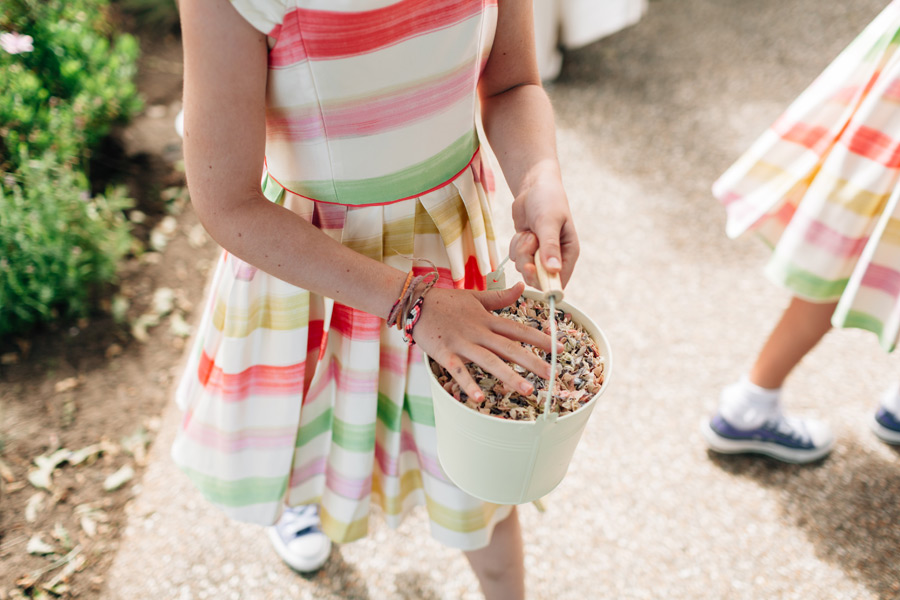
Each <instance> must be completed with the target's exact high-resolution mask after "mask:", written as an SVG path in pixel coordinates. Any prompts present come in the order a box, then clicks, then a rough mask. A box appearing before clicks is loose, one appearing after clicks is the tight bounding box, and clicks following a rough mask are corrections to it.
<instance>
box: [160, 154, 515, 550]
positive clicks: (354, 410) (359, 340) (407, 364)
mask: <svg viewBox="0 0 900 600" xmlns="http://www.w3.org/2000/svg"><path fill="white" fill-rule="evenodd" d="M490 177H491V175H490V172H489V170H488V169H487V167H486V166H485V165H483V164H482V158H481V156H480V155H479V154H476V155H475V157H474V159H473V161H472V163H471V164H470V165H469V166H468V167H467V168H466V169H465V170H464V171H463V172H461V173H460V174H459V175H457V176H456V177H455V178H453V179H452V180H450V181H449V182H447V183H446V184H445V185H443V186H441V187H439V188H437V189H435V190H432V191H430V192H427V193H426V194H424V195H423V196H420V197H417V198H413V199H408V200H402V201H400V202H396V203H393V204H387V205H382V206H360V207H355V206H345V205H335V204H326V203H322V202H315V201H312V200H309V199H306V198H302V197H299V196H296V195H294V194H291V193H290V192H285V191H284V189H283V188H281V187H280V186H278V185H277V184H276V183H275V182H274V181H273V180H272V179H269V178H266V179H264V183H263V189H264V192H265V194H266V196H267V197H268V198H269V199H270V200H271V201H273V202H276V203H278V204H281V205H283V206H285V207H286V208H288V209H290V210H292V211H294V212H295V213H297V214H300V215H302V216H303V217H304V218H306V219H307V220H309V221H310V222H312V223H313V224H314V225H316V226H317V227H319V228H320V229H321V230H322V231H323V232H325V233H326V234H327V235H329V236H331V237H333V238H334V239H337V240H339V241H340V242H341V243H343V244H344V245H345V246H348V247H350V248H352V249H354V250H355V251H357V252H360V253H362V254H365V255H367V256H369V257H372V258H375V259H378V260H381V261H383V262H385V263H387V264H390V265H392V266H394V267H396V268H397V269H400V270H403V271H408V270H409V268H410V261H409V260H408V259H407V258H404V256H407V257H408V256H415V257H422V258H428V259H429V260H431V261H432V262H434V263H435V264H436V265H437V266H438V270H439V273H440V280H439V283H438V285H439V286H443V287H451V286H455V287H458V288H481V289H483V288H484V285H485V275H486V274H487V273H489V272H490V271H491V270H493V269H494V268H495V267H496V264H497V255H496V249H495V246H494V234H493V230H492V226H491V217H490V205H489V198H488V193H487V192H488V189H489V188H490V186H491V179H490ZM298 259H300V260H302V257H298ZM308 369H309V370H311V372H309V373H308ZM308 375H309V377H310V378H311V381H310V383H309V388H308V392H307V393H306V395H305V396H304V389H305V386H304V381H305V379H306V378H307V376H308ZM177 401H178V404H179V406H180V407H181V409H182V410H183V411H184V417H183V420H182V424H181V428H180V431H179V433H178V436H177V439H176V441H175V444H174V447H173V457H174V459H175V462H176V463H177V464H178V466H179V467H180V468H181V469H182V470H183V471H184V472H185V473H186V474H187V475H188V476H189V477H190V478H191V480H193V482H194V484H195V485H196V486H197V487H198V488H199V489H200V491H201V492H202V493H203V495H204V496H206V498H207V499H209V500H210V501H211V502H212V503H213V504H215V505H217V506H219V507H221V508H222V509H224V511H225V512H226V513H227V514H228V515H229V516H231V517H233V518H235V519H238V520H242V521H249V522H254V523H259V524H264V525H268V524H271V523H273V522H274V521H275V520H277V518H278V516H279V514H280V512H281V510H282V507H283V506H284V505H285V504H287V505H298V504H309V503H319V504H320V507H321V511H320V514H321V517H322V528H323V530H324V531H325V533H326V534H327V535H328V536H329V537H330V538H331V539H333V540H334V541H335V542H338V543H341V542H349V541H352V540H355V539H358V538H361V537H363V536H365V535H366V532H367V527H368V519H369V515H370V512H372V509H373V507H378V508H379V509H380V512H381V513H382V514H383V515H384V518H385V520H386V521H387V524H388V525H389V526H391V527H396V526H398V525H399V523H400V522H401V520H402V519H403V517H404V515H405V514H407V513H408V511H409V510H410V509H412V508H413V507H414V506H416V505H420V504H424V505H425V507H426V509H427V512H428V515H429V518H430V523H431V532H432V535H433V536H434V537H435V538H436V539H438V540H439V541H440V542H442V543H444V544H446V545H448V546H452V547H457V548H461V549H464V550H471V549H476V548H480V547H483V546H485V545H486V544H487V543H488V542H489V541H490V536H491V532H492V530H493V527H494V525H495V524H496V523H497V522H499V521H501V520H503V519H504V518H506V516H507V515H508V514H509V512H510V509H509V507H505V506H497V505H493V504H488V503H485V502H482V501H480V500H477V499H474V498H472V497H470V496H468V495H467V494H465V493H464V492H462V491H460V490H459V489H458V488H456V487H455V486H454V485H453V484H452V483H451V482H450V481H449V480H448V479H447V477H446V476H445V475H444V473H443V471H442V470H441V467H440V465H439V464H438V460H437V454H436V444H435V430H434V414H433V412H432V404H431V390H430V387H429V382H428V374H427V371H426V366H425V364H424V363H423V360H422V354H421V352H420V351H419V350H418V349H417V348H416V347H413V348H410V347H408V346H407V345H406V344H405V343H404V342H403V340H402V339H401V334H400V332H399V331H397V330H396V329H388V328H386V327H385V324H384V321H383V320H382V319H379V318H378V317H374V316H372V315H369V314H366V313H363V312H360V311H358V310H354V309H352V308H350V307H348V306H344V305H342V304H338V303H335V302H333V301H331V300H329V299H327V298H324V297H322V296H318V295H316V294H313V293H311V292H309V291H307V290H304V289H301V288H298V287H295V286H293V285H290V284H288V283H285V282H283V281H281V280H279V279H276V278H275V277H271V276H269V275H268V274H266V273H264V272H262V271H259V270H257V269H256V268H254V267H252V266H251V265H249V264H247V263H244V262H242V261H241V260H239V259H237V258H236V257H235V256H232V255H230V254H227V253H225V254H223V255H222V258H221V260H220V261H219V264H218V266H217V268H216V271H215V273H214V276H213V282H212V284H211V290H210V295H209V298H208V301H207V304H206V307H205V310H204V313H203V316H202V320H201V323H200V325H199V329H198V333H197V337H196V341H195V343H194V346H193V348H192V352H191V354H190V355H189V359H188V364H187V367H186V371H185V374H184V376H183V378H182V380H181V382H180V384H179V387H178V390H177Z"/></svg>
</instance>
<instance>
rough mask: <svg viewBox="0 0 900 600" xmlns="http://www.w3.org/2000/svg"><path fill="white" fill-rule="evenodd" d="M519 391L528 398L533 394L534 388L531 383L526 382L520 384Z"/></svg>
mask: <svg viewBox="0 0 900 600" xmlns="http://www.w3.org/2000/svg"><path fill="white" fill-rule="evenodd" d="M519 391H520V392H521V393H523V394H525V395H526V396H528V395H530V394H531V392H533V391H534V387H533V386H532V385H531V384H530V383H528V382H527V381H525V382H522V383H520V384H519Z"/></svg>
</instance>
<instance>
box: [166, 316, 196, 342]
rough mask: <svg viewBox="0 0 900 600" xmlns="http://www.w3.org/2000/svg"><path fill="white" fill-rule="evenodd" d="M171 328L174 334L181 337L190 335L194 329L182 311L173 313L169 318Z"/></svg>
mask: <svg viewBox="0 0 900 600" xmlns="http://www.w3.org/2000/svg"><path fill="white" fill-rule="evenodd" d="M169 330H170V331H171V332H172V335H174V336H177V337H181V338H186V337H190V336H191V331H192V329H191V326H190V325H189V324H188V322H187V321H185V320H184V317H183V316H182V314H181V313H180V312H176V313H173V314H172V316H171V317H170V318H169Z"/></svg>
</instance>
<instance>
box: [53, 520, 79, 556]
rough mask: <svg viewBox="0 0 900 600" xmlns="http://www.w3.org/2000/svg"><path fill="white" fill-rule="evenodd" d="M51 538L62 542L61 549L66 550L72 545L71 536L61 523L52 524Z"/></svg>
mask: <svg viewBox="0 0 900 600" xmlns="http://www.w3.org/2000/svg"><path fill="white" fill-rule="evenodd" d="M52 535H53V539H55V540H56V541H58V542H59V543H60V544H62V547H63V549H64V550H65V551H66V552H68V551H69V550H71V549H72V548H73V547H74V544H73V543H72V538H71V537H70V536H69V532H68V530H67V529H66V528H65V527H63V525H62V523H56V524H55V525H54V526H53V533H52Z"/></svg>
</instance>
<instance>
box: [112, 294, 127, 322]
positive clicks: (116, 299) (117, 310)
mask: <svg viewBox="0 0 900 600" xmlns="http://www.w3.org/2000/svg"><path fill="white" fill-rule="evenodd" d="M130 307H131V302H130V301H129V300H128V298H126V297H125V296H123V295H121V294H116V295H115V296H113V299H112V305H111V312H112V317H113V319H114V320H115V321H116V323H124V322H125V318H126V316H127V314H128V309H129V308H130Z"/></svg>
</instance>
